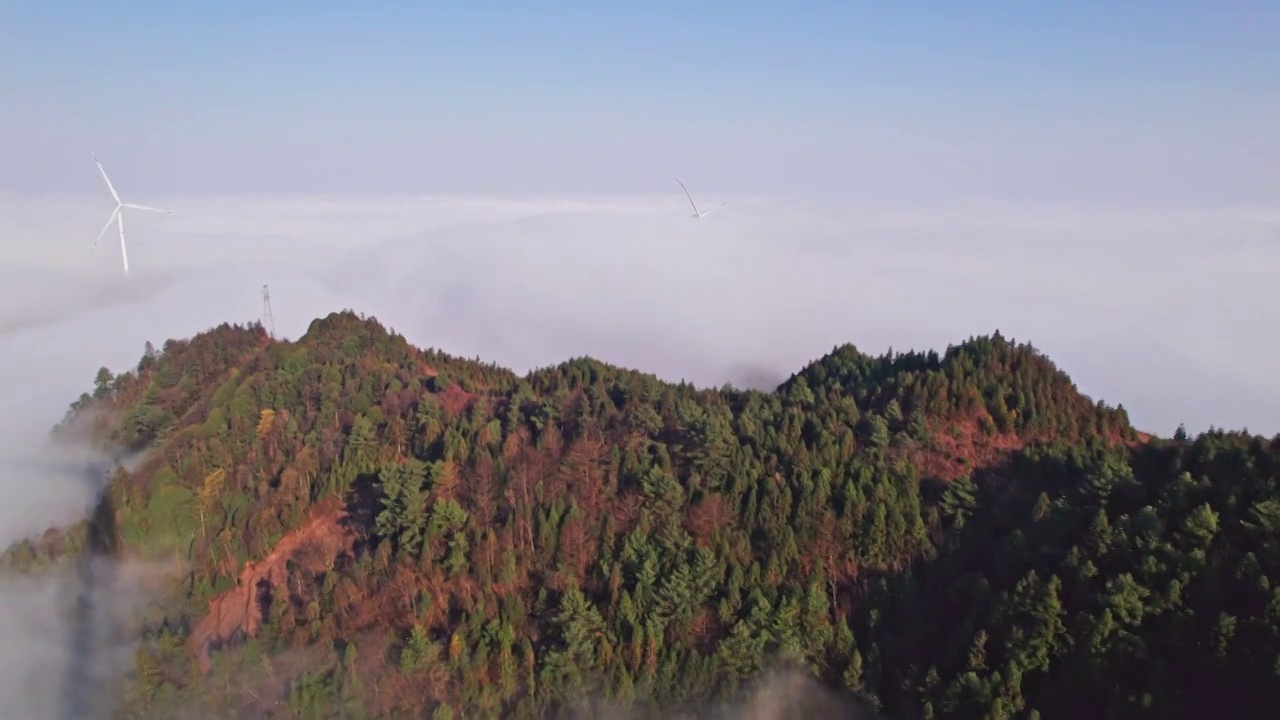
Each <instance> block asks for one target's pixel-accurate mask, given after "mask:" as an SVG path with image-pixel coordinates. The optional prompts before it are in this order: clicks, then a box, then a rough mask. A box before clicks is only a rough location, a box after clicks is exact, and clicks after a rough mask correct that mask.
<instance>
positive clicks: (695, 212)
mask: <svg viewBox="0 0 1280 720" xmlns="http://www.w3.org/2000/svg"><path fill="white" fill-rule="evenodd" d="M676 182H678V183H680V187H681V189H683V190H684V196H685V197H687V198H689V204H690V205H692V206H693V217H694V218H699V219H700V218H704V217H706V216H708V215H710V214H711V213H713V212H715V211H717V210H719V209H720V208H722V207H724V206H725V205H728V204H729V203H730V202H732V201H733V198H729V199H728V200H725V201H724V202H722V203H720V204H719V205H717V206H715V207H713V208H711V209H710V210H708V211H706V212H702V211H700V210H698V204H697V203H695V202H694V201H693V196H692V195H690V194H689V188H687V187H685V186H684V183H682V182H680V178H676Z"/></svg>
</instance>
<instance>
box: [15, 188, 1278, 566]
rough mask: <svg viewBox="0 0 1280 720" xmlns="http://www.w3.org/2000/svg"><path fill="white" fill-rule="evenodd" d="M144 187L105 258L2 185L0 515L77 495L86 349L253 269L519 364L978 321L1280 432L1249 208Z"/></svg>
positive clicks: (184, 326)
mask: <svg viewBox="0 0 1280 720" xmlns="http://www.w3.org/2000/svg"><path fill="white" fill-rule="evenodd" d="M698 199H699V200H700V201H702V202H703V203H704V204H708V205H709V204H712V203H718V202H719V201H721V200H722V199H723V198H719V197H716V196H713V195H707V196H705V197H699V198H698ZM151 200H152V202H154V203H155V204H157V205H160V206H163V207H168V208H172V209H173V210H174V214H173V215H170V216H154V215H150V214H146V213H137V216H138V217H136V218H133V219H132V221H131V223H130V226H129V227H130V236H129V241H130V260H131V267H132V270H133V274H132V275H130V276H128V277H125V276H123V274H122V272H121V269H120V264H119V250H118V248H117V247H116V245H115V243H114V242H107V240H104V242H103V243H101V244H99V246H98V247H97V248H96V249H93V237H94V234H95V233H96V232H97V230H98V229H99V228H100V227H101V222H102V220H103V219H104V218H105V215H106V214H108V213H109V212H110V208H109V207H108V206H107V205H106V204H104V203H103V202H102V199H101V198H97V197H89V198H64V197H58V198H39V197H32V198H18V197H13V196H4V197H0V252H2V253H3V255H4V257H5V258H6V263H5V269H4V270H3V271H0V372H2V373H3V375H4V377H5V378H7V380H6V382H5V384H4V385H3V387H0V417H3V418H4V421H3V422H4V423H5V426H4V427H0V542H7V541H8V540H11V539H13V538H14V537H18V536H21V535H24V534H28V533H30V532H33V531H35V530H38V529H39V528H41V527H43V526H44V525H45V524H47V521H48V520H53V519H59V520H61V519H62V518H63V516H65V515H66V514H67V512H62V508H73V509H74V510H73V511H74V512H79V511H80V510H81V509H82V508H83V506H84V503H85V502H86V501H87V498H83V497H81V496H80V495H77V493H78V492H80V491H72V490H64V489H62V488H63V487H64V486H69V483H67V482H64V481H63V480H62V479H60V478H59V477H57V476H56V474H54V475H50V474H49V472H48V471H47V470H42V469H35V468H34V467H33V464H32V462H33V459H39V457H40V456H41V451H40V449H39V443H38V439H39V438H40V437H42V436H43V434H44V433H45V431H46V430H47V428H48V427H49V426H50V425H51V424H53V423H54V422H56V421H57V420H58V419H59V418H60V417H61V416H62V413H63V411H64V410H65V408H66V406H67V404H68V403H69V402H71V401H72V400H73V399H74V398H76V397H77V396H78V395H79V394H80V392H82V391H84V390H87V389H88V388H89V385H90V383H91V381H92V378H93V375H94V373H95V371H96V370H97V368H98V367H99V366H102V365H106V366H108V367H110V368H112V369H113V370H117V371H119V370H123V369H127V368H128V367H130V366H132V365H133V364H134V363H136V362H137V360H138V357H139V355H140V354H141V351H142V345H143V343H144V342H145V341H147V340H150V341H152V342H155V343H157V344H159V343H160V342H162V341H163V340H164V339H166V338H169V337H175V336H176V337H185V336H190V335H191V334H193V333H195V332H198V331H200V330H203V329H205V328H208V327H210V326H212V325H215V324H217V323H220V322H223V321H227V320H232V321H249V320H253V319H255V318H258V317H259V316H260V315H261V311H262V301H261V287H262V285H263V284H269V285H270V287H271V292H272V301H273V306H274V307H273V310H274V317H275V324H276V329H277V332H278V334H280V335H284V336H287V337H297V336H298V335H300V334H301V333H302V332H304V331H305V328H306V326H307V324H308V323H309V322H310V320H311V319H313V318H314V317H316V316H320V315H324V314H326V313H328V312H330V311H333V310H336V309H342V308H352V309H355V310H358V311H361V312H365V313H368V314H371V315H375V316H377V317H378V318H379V319H381V320H382V321H383V322H384V323H386V324H387V325H389V326H391V327H394V328H395V329H396V330H398V331H400V332H402V333H404V334H405V335H406V336H407V337H408V338H409V339H410V340H411V341H412V342H414V343H416V344H419V345H424V346H435V347H439V348H442V349H444V350H447V351H449V352H453V353H456V354H460V355H464V356H481V357H483V358H485V359H488V360H493V361H495V362H498V363H500V364H503V365H507V366H511V367H514V368H516V369H518V370H525V369H529V368H532V367H536V366H541V365H546V364H551V363H556V362H559V361H561V360H564V359H566V358H567V357H570V356H574V355H592V356H595V357H598V358H601V359H603V360H607V361H610V362H614V363H618V364H622V365H627V366H632V367H638V368H641V369H645V370H651V371H654V372H656V373H658V374H659V375H660V376H663V377H665V378H669V379H681V378H684V379H689V380H691V381H694V382H697V383H700V384H706V385H718V384H720V383H723V382H726V381H731V382H734V383H735V384H738V385H744V386H755V387H768V386H770V385H772V384H774V383H776V382H778V381H779V380H781V379H783V378H785V377H786V376H787V375H788V374H789V373H791V372H792V371H794V370H796V369H798V368H799V367H800V366H801V365H802V364H803V363H805V362H807V361H809V360H811V359H813V358H815V357H817V356H819V355H821V354H822V353H824V352H826V351H828V350H829V349H830V348H831V347H832V346H834V345H836V344H838V343H843V342H853V343H855V344H856V345H858V346H859V347H861V348H863V349H864V350H867V351H869V352H881V351H883V350H885V349H887V348H889V347H891V346H892V347H894V348H896V349H907V348H912V347H914V348H921V347H926V346H928V347H938V348H940V347H943V346H945V345H946V344H947V343H951V342H957V341H960V340H963V339H964V338H965V337H967V336H969V335H971V334H979V333H987V332H991V331H992V330H995V329H997V328H998V329H1000V330H1001V331H1002V332H1003V333H1005V334H1006V335H1009V336H1012V337H1016V338H1018V339H1029V340H1031V341H1033V342H1034V343H1035V344H1036V345H1037V346H1039V347H1041V348H1042V349H1044V350H1045V351H1046V352H1048V353H1049V354H1050V356H1051V357H1052V358H1053V359H1054V360H1056V361H1057V362H1058V363H1059V364H1060V365H1061V366H1062V367H1063V368H1064V369H1065V370H1066V371H1067V372H1069V373H1070V374H1071V375H1072V376H1073V377H1074V378H1075V379H1076V380H1077V382H1078V383H1079V384H1080V386H1081V387H1082V389H1083V390H1084V391H1085V392H1087V393H1089V394H1091V395H1093V396H1094V397H1102V398H1105V399H1106V400H1108V401H1109V402H1123V403H1124V404H1125V406H1126V408H1128V410H1129V411H1130V415H1131V416H1132V418H1133V419H1134V421H1135V422H1136V423H1137V424H1138V425H1140V426H1142V427H1144V428H1146V429H1149V430H1152V431H1154V432H1157V433H1170V432H1172V431H1173V430H1174V428H1175V427H1176V426H1177V425H1178V423H1179V422H1185V423H1186V425H1187V427H1188V428H1189V429H1191V430H1198V429H1203V428H1205V427H1207V426H1209V425H1210V424H1215V425H1218V426H1227V427H1241V426H1247V427H1249V428H1250V429H1252V430H1254V431H1259V432H1265V433H1268V434H1270V433H1275V432H1277V431H1280V416H1277V415H1275V413H1274V407H1276V405H1277V401H1278V400H1280V379H1277V378H1276V377H1275V376H1274V374H1273V373H1271V372H1270V370H1269V362H1267V359H1268V358H1270V357H1274V355H1275V354H1276V351H1277V350H1280V340H1278V339H1277V337H1278V336H1277V335H1276V333H1274V332H1271V329H1272V328H1274V324H1275V322H1274V319H1273V310H1272V308H1274V307H1275V306H1276V300H1277V299H1280V298H1278V297H1277V296H1278V295H1280V289H1277V288H1278V286H1276V285H1275V283H1274V282H1273V278H1272V277H1271V276H1272V274H1273V268H1274V267H1276V265H1277V261H1278V260H1280V236H1278V235H1277V232H1276V228H1277V227H1280V214H1278V213H1276V212H1274V211H1270V210H1247V209H1246V210H1221V211H1194V212H1193V211H1176V212H1175V211H1162V210H1150V209H1130V210H1126V209H1107V208H1093V207H1025V206H1019V207H1001V206H996V205H980V204H971V205H950V206H945V207H937V208H925V209H920V208H884V207H879V208H871V207H859V206H857V205H855V204H853V203H850V204H849V205H846V206H835V205H826V206H821V205H817V204H814V203H808V202H804V201H799V200H780V199H764V198H738V199H735V201H734V202H733V203H731V204H730V205H729V206H728V207H726V208H724V209H723V210H721V211H720V212H717V213H716V214H714V215H711V216H710V217H707V218H703V219H701V220H695V219H693V218H691V217H689V215H690V211H689V208H688V205H687V204H686V203H685V201H684V198H683V197H682V196H681V195H680V194H678V193H672V194H671V195H670V196H662V197H620V198H586V199H584V198H573V197H569V198H554V197H552V198H547V197H542V198H538V197H534V198H435V197H422V198H412V197H410V198H376V197H375V198H360V197H354V198H333V199H323V198H321V199H308V198H291V199H288V198H287V199H279V200H273V199H259V198H249V199H237V198H197V199H182V198H176V199H169V200H166V199H163V198H153V199H151ZM108 240H109V238H108ZM10 259H11V261H10ZM69 498H74V500H75V502H74V503H72V502H70V500H69ZM68 512H71V511H68Z"/></svg>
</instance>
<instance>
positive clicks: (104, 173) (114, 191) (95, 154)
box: [93, 153, 120, 204]
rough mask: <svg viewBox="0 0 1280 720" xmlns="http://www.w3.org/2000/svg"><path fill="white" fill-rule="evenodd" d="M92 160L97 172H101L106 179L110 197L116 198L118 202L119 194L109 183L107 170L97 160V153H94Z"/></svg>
mask: <svg viewBox="0 0 1280 720" xmlns="http://www.w3.org/2000/svg"><path fill="white" fill-rule="evenodd" d="M93 162H94V163H96V164H97V166H98V172H100V173H102V179H103V180H106V181H107V189H108V190H110V191H111V197H113V198H115V199H116V203H117V204H118V203H119V202H120V196H119V195H118V194H116V188H115V186H114V185H112V184H111V178H109V177H107V171H106V170H104V169H103V168H102V163H100V162H98V155H97V153H94V155H93Z"/></svg>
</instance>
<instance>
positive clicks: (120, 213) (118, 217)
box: [93, 153, 170, 275]
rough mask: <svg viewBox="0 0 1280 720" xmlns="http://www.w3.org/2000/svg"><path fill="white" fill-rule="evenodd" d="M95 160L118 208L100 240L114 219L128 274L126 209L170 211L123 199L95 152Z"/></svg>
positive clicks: (101, 233)
mask: <svg viewBox="0 0 1280 720" xmlns="http://www.w3.org/2000/svg"><path fill="white" fill-rule="evenodd" d="M93 162H94V163H95V164H96V165H97V166H98V171H99V172H101V173H102V179H103V180H105V181H106V182H107V189H108V190H110V191H111V197H112V198H114V199H115V201H116V209H115V210H112V211H111V217H109V218H107V223H106V224H105V225H103V226H102V232H100V233H98V240H101V239H102V236H103V235H106V234H107V228H109V227H111V222H112V221H113V220H114V221H115V223H116V227H117V228H119V230H120V260H121V261H122V262H124V274H125V275H128V274H129V251H128V249H127V248H125V245H124V209H125V208H131V209H133V210H146V211H147V212H158V213H164V214H165V215H168V214H170V213H169V211H168V210H161V209H160V208H153V207H148V206H146V205H135V204H133V203H127V202H123V201H121V200H120V194H119V193H117V192H116V188H115V186H114V185H112V184H111V178H109V177H107V171H106V170H104V169H103V168H102V163H101V162H99V161H98V155H97V153H94V155H93ZM98 240H94V241H93V245H94V247H97V245H98Z"/></svg>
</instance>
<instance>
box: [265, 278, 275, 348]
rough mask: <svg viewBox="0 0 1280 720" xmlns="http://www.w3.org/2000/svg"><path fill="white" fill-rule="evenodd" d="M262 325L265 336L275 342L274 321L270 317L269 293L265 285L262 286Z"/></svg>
mask: <svg viewBox="0 0 1280 720" xmlns="http://www.w3.org/2000/svg"><path fill="white" fill-rule="evenodd" d="M262 325H263V327H265V328H266V329H267V335H268V336H270V337H271V339H272V340H275V339H276V319H275V318H274V317H272V315H271V291H270V290H268V289H267V286H266V285H263V286H262Z"/></svg>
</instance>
